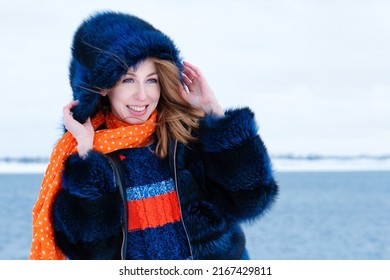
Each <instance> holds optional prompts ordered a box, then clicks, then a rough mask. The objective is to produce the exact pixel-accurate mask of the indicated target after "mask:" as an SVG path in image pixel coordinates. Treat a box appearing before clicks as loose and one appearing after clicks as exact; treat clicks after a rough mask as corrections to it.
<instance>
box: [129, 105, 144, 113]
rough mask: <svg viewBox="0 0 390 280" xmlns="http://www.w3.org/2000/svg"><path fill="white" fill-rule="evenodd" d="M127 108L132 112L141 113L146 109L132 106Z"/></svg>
mask: <svg viewBox="0 0 390 280" xmlns="http://www.w3.org/2000/svg"><path fill="white" fill-rule="evenodd" d="M127 108H129V109H130V110H133V111H137V112H141V111H143V110H145V109H146V106H134V105H127Z"/></svg>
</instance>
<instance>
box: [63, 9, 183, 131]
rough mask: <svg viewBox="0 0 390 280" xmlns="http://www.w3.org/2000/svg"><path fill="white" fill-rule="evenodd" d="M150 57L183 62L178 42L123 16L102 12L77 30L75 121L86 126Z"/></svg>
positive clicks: (73, 64)
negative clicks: (105, 95)
mask: <svg viewBox="0 0 390 280" xmlns="http://www.w3.org/2000/svg"><path fill="white" fill-rule="evenodd" d="M148 57H155V58H158V59H164V60H169V61H172V62H173V63H174V64H176V66H177V67H178V68H179V70H180V71H181V70H182V62H181V58H180V57H179V50H178V48H177V47H176V45H175V44H174V42H173V41H172V40H171V39H170V38H169V37H168V36H167V35H165V34H164V33H162V32H161V31H159V30H157V29H156V28H154V27H153V26H152V25H151V24H149V23H148V22H146V21H144V20H142V19H140V18H138V17H136V16H133V15H129V14H124V13H120V12H112V11H105V12H98V13H96V14H94V15H92V16H90V17H89V18H88V19H86V20H84V21H83V23H82V24H81V25H80V26H79V28H78V29H77V30H76V32H75V34H74V37H73V44H72V58H71V62H70V67H69V78H70V84H71V87H72V91H73V99H74V100H79V104H78V105H77V106H76V107H74V108H73V109H72V111H73V117H74V118H75V119H76V120H78V121H79V122H82V123H84V122H85V121H86V120H87V118H88V117H92V116H93V115H95V114H96V112H97V110H98V106H99V103H100V100H101V98H102V96H101V95H100V94H99V93H98V92H99V91H101V90H102V89H108V88H111V87H113V86H114V85H115V83H116V82H117V81H118V80H119V79H120V77H121V76H122V75H124V74H125V73H126V72H127V71H128V69H129V68H130V67H132V66H135V65H137V64H138V63H139V62H141V61H142V60H144V59H146V58H148Z"/></svg>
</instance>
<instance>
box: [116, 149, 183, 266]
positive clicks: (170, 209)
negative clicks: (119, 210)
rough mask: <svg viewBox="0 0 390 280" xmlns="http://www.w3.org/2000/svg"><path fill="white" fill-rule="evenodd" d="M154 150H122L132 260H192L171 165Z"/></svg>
mask: <svg viewBox="0 0 390 280" xmlns="http://www.w3.org/2000/svg"><path fill="white" fill-rule="evenodd" d="M153 148H154V147H144V148H137V149H127V150H122V151H120V153H119V157H120V158H121V160H122V163H123V166H124V170H125V173H126V174H127V175H128V176H126V179H125V183H126V194H127V205H128V213H129V214H128V232H129V233H128V238H127V258H128V259H135V260H137V259H139V260H146V259H154V260H156V259H165V260H168V259H176V260H177V259H188V258H190V255H191V254H190V250H189V245H188V240H187V237H186V233H185V231H184V227H183V223H182V220H181V213H180V207H179V201H178V198H177V193H176V190H175V184H174V182H173V180H172V178H171V175H170V171H169V166H168V162H167V161H166V160H161V159H160V158H158V157H157V156H156V155H155V154H153V152H152V150H151V149H153Z"/></svg>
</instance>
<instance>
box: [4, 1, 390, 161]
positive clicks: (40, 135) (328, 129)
mask: <svg viewBox="0 0 390 280" xmlns="http://www.w3.org/2000/svg"><path fill="white" fill-rule="evenodd" d="M1 1H2V5H1V6H2V9H1V11H0V34H1V44H0V49H1V52H0V73H1V75H0V79H1V80H0V81H1V84H2V87H1V89H2V93H1V96H2V102H1V110H0V118H1V120H2V121H1V122H0V131H1V132H0V140H1V142H0V143H1V145H0V157H8V156H9V157H22V156H40V157H48V156H49V155H50V153H51V150H52V148H53V146H54V144H55V142H56V141H57V140H58V138H59V137H60V136H61V134H62V132H63V130H62V107H63V106H64V105H66V104H67V103H68V102H69V101H70V100H71V98H72V92H71V89H70V86H69V80H68V64H69V60H70V45H71V42H72V36H73V33H74V31H75V30H76V28H77V27H78V25H79V24H80V23H81V22H82V20H83V19H84V18H86V17H87V16H89V15H90V14H92V13H94V12H96V11H102V10H114V11H122V12H128V13H131V14H134V15H137V16H139V17H141V18H143V19H145V20H147V21H149V22H150V23H152V24H153V25H154V26H155V27H156V28H158V29H160V30H161V31H163V32H164V33H166V34H167V35H169V36H170V37H171V38H172V39H173V40H174V41H175V43H176V44H177V46H178V47H179V49H180V50H181V55H182V57H183V58H184V59H185V60H187V61H189V62H191V63H193V64H195V65H197V66H198V67H199V68H200V69H201V70H202V72H203V73H204V74H205V76H206V78H207V79H208V81H209V84H210V85H211V87H212V88H213V90H214V92H215V94H216V96H217V98H218V99H219V101H220V103H221V104H222V106H223V107H225V108H239V107H246V106H248V107H250V108H251V109H252V110H253V111H254V113H255V117H256V121H257V123H258V125H259V134H260V136H261V137H262V139H263V141H264V142H265V144H266V146H267V148H268V151H269V153H270V154H271V155H280V154H295V155H308V154H323V155H360V154H366V155H383V154H390V144H389V143H390V79H389V78H390V77H389V74H390V17H389V16H388V14H389V12H390V2H389V1H385V0H383V1H382V0H366V1H358V0H355V1H353V0H339V1H334V0H327V1H325V0H319V1H309V0H291V1H287V0H284V1H282V0H274V1H269V0H263V1H262V0H242V1H231V0H224V1H222V0H221V1H219V0H215V1H209V0H196V1H195V0H194V1H180V0H164V1H157V0H153V1H147V0H127V1H126V0H109V1H108V0H106V1H102V0H83V1H78V0H77V1H76V0H67V1H53V0H24V1H22V0H13V1H4V0H1Z"/></svg>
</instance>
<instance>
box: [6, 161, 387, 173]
mask: <svg viewBox="0 0 390 280" xmlns="http://www.w3.org/2000/svg"><path fill="white" fill-rule="evenodd" d="M272 163H273V169H274V170H275V171H276V172H310V171H324V172H326V171H345V172H347V171H390V159H382V160H378V159H351V160H347V159H342V160H340V159H321V160H301V159H273V160H272ZM46 168H47V163H42V162H40V163H34V162H31V163H21V162H0V174H23V173H36V174H43V173H44V172H45V170H46Z"/></svg>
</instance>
